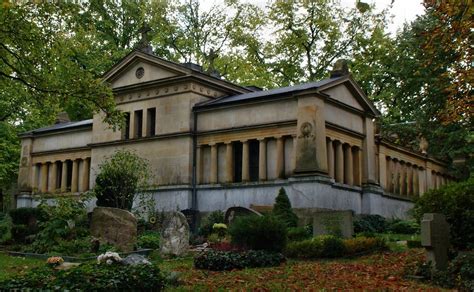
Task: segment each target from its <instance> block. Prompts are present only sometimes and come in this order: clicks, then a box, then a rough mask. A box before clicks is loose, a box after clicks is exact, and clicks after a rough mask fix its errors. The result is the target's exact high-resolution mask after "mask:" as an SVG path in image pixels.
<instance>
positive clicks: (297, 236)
mask: <svg viewBox="0 0 474 292" xmlns="http://www.w3.org/2000/svg"><path fill="white" fill-rule="evenodd" d="M312 236H313V230H312V226H311V225H308V226H304V227H290V228H288V241H290V242H291V241H302V240H305V239H309V238H311V237H312Z"/></svg>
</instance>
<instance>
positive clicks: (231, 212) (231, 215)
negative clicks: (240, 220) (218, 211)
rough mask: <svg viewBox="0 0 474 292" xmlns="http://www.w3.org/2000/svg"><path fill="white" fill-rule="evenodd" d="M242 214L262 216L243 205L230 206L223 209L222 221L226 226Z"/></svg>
mask: <svg viewBox="0 0 474 292" xmlns="http://www.w3.org/2000/svg"><path fill="white" fill-rule="evenodd" d="M244 216H263V215H262V214H260V213H259V212H257V211H255V210H252V209H249V208H245V207H230V208H229V209H227V211H225V217H224V221H225V223H226V224H227V226H230V225H231V224H232V222H234V221H235V219H236V218H237V217H244Z"/></svg>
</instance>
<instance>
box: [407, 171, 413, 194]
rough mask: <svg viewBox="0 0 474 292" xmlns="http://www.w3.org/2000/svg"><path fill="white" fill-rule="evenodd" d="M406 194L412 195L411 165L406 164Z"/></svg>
mask: <svg viewBox="0 0 474 292" xmlns="http://www.w3.org/2000/svg"><path fill="white" fill-rule="evenodd" d="M407 196H413V165H411V164H408V165H407Z"/></svg>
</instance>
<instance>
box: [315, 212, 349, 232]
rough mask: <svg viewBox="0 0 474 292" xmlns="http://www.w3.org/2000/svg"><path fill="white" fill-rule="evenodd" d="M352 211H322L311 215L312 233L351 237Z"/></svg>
mask: <svg viewBox="0 0 474 292" xmlns="http://www.w3.org/2000/svg"><path fill="white" fill-rule="evenodd" d="M353 234H354V224H353V218H352V211H351V210H348V211H322V212H317V213H315V214H314V215H313V235H314V236H317V235H335V236H340V237H344V238H352V235H353Z"/></svg>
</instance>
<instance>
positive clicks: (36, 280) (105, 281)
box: [0, 262, 164, 291]
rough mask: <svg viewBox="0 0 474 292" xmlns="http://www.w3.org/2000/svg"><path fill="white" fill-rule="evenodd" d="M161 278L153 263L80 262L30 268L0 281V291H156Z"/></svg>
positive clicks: (159, 286) (162, 283)
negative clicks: (66, 267)
mask: <svg viewBox="0 0 474 292" xmlns="http://www.w3.org/2000/svg"><path fill="white" fill-rule="evenodd" d="M163 285H164V277H163V275H162V273H161V272H160V269H159V268H158V266H156V265H136V266H124V265H99V264H97V263H95V262H90V263H84V264H81V265H80V266H78V267H75V268H72V269H70V270H67V271H59V270H55V269H52V268H50V267H41V268H36V269H33V270H30V271H29V272H27V273H25V274H20V275H16V276H14V277H12V278H9V279H7V280H4V281H1V282H0V290H14V289H20V290H26V289H31V290H34V291H37V290H44V291H53V290H54V291H160V290H162V289H163Z"/></svg>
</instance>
